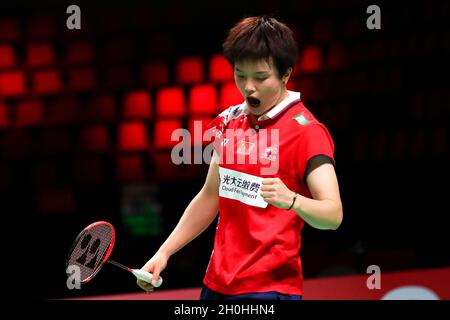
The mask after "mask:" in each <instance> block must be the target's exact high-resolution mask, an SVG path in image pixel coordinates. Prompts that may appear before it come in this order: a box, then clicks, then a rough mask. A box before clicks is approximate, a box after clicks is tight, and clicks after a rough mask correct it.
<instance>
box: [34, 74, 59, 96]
mask: <svg viewBox="0 0 450 320" xmlns="http://www.w3.org/2000/svg"><path fill="white" fill-rule="evenodd" d="M31 79H32V91H33V92H34V93H37V94H53V93H57V92H59V91H61V89H62V82H61V76H60V73H59V71H57V70H43V71H36V72H35V73H33V75H32V77H31Z"/></svg>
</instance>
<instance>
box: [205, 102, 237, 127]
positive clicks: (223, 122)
mask: <svg viewBox="0 0 450 320" xmlns="http://www.w3.org/2000/svg"><path fill="white" fill-rule="evenodd" d="M243 114H244V103H241V104H238V105H235V106H231V107H229V108H227V109H225V110H224V111H222V112H221V113H220V114H219V115H218V116H217V117H216V118H214V119H213V121H211V123H210V124H209V125H208V129H213V130H216V131H219V132H223V131H224V130H225V128H226V127H227V125H228V124H229V123H230V122H231V121H233V120H234V119H237V118H239V117H240V116H242V115H243Z"/></svg>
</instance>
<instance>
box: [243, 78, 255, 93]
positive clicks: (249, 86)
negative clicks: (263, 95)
mask: <svg viewBox="0 0 450 320" xmlns="http://www.w3.org/2000/svg"><path fill="white" fill-rule="evenodd" d="M244 90H245V93H246V94H247V96H249V95H252V94H253V93H254V92H255V91H256V87H255V84H254V83H253V81H251V80H250V79H249V80H247V81H246V82H245V86H244Z"/></svg>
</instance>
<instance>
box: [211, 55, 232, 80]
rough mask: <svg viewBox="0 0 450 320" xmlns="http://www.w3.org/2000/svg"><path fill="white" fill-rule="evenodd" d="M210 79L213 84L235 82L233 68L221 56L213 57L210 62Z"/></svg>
mask: <svg viewBox="0 0 450 320" xmlns="http://www.w3.org/2000/svg"><path fill="white" fill-rule="evenodd" d="M209 79H210V81H213V82H229V81H233V80H234V74H233V68H232V67H231V65H230V63H229V62H228V61H227V59H225V57H224V56H223V55H221V54H216V55H213V56H212V57H211V59H210V62H209Z"/></svg>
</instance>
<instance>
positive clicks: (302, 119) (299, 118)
mask: <svg viewBox="0 0 450 320" xmlns="http://www.w3.org/2000/svg"><path fill="white" fill-rule="evenodd" d="M292 119H294V120H295V121H297V122H298V123H300V124H301V125H302V126H306V125H307V124H308V123H309V121H308V120H306V118H305V117H304V116H303V115H302V114H301V113H300V114H298V115H296V116H295V117H294V118H292Z"/></svg>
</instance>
